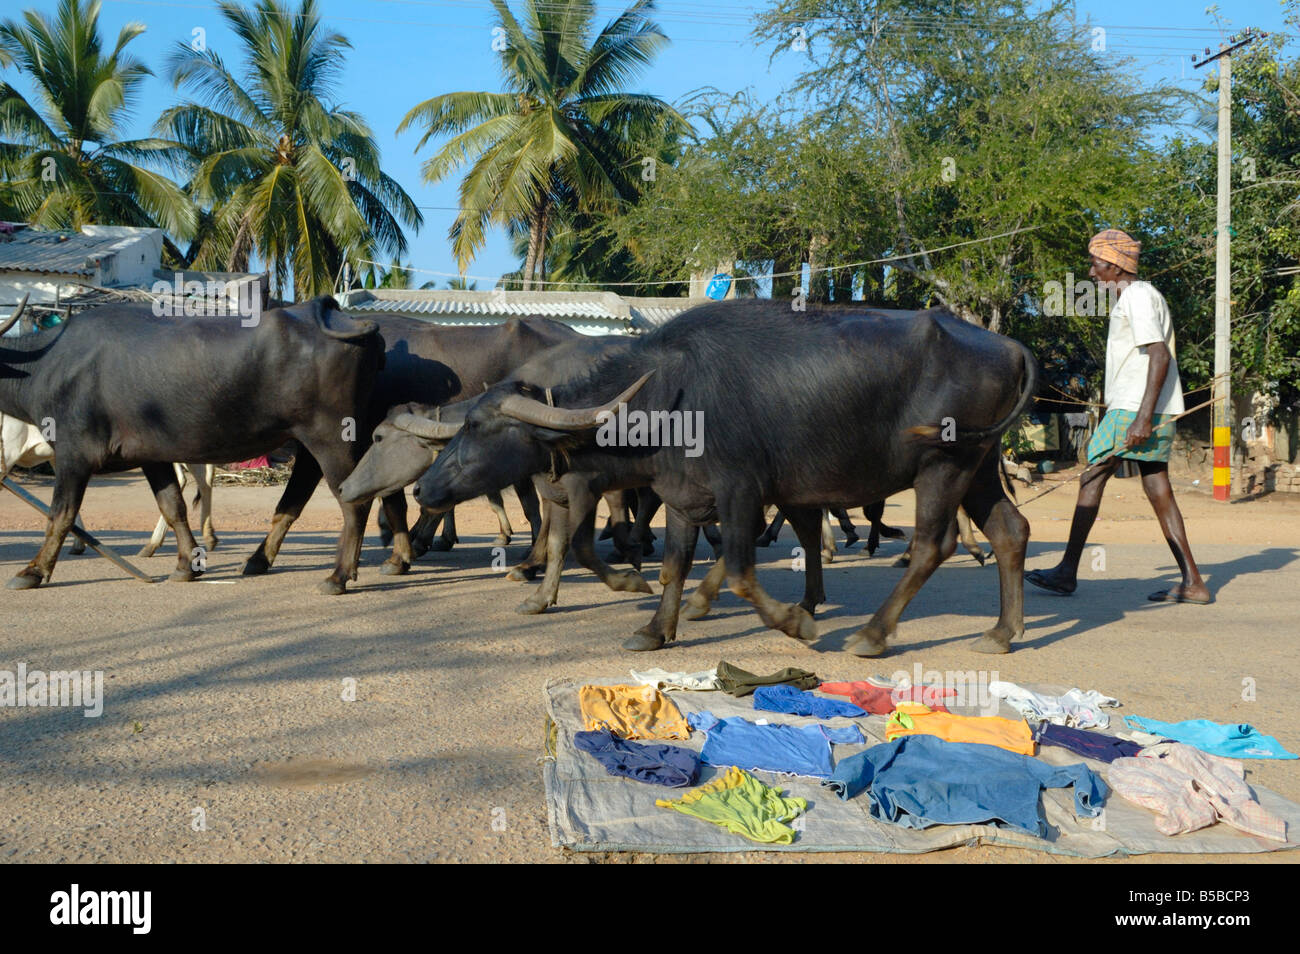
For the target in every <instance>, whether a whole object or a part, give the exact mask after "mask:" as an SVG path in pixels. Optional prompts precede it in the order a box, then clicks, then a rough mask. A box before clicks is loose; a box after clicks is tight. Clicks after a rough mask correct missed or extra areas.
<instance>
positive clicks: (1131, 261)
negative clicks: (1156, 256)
mask: <svg viewBox="0 0 1300 954" xmlns="http://www.w3.org/2000/svg"><path fill="white" fill-rule="evenodd" d="M1141 252H1142V243H1141V242H1139V241H1138V240H1137V239H1135V238H1133V236H1131V235H1129V234H1128V233H1127V232H1121V231H1120V230H1119V229H1106V231H1104V232H1098V233H1097V234H1096V235H1094V236H1093V237H1092V238H1091V239H1089V241H1088V254H1089V255H1095V256H1097V257H1098V258H1099V259H1101V260H1102V261H1103V262H1110V263H1111V264H1112V265H1118V266H1119V267H1120V268H1122V269H1124V271H1126V272H1128V273H1129V274H1131V275H1136V274H1137V270H1138V255H1139V254H1141Z"/></svg>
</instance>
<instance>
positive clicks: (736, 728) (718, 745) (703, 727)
mask: <svg viewBox="0 0 1300 954" xmlns="http://www.w3.org/2000/svg"><path fill="white" fill-rule="evenodd" d="M686 721H687V722H688V723H690V726H691V728H692V729H699V730H700V731H702V732H707V733H708V738H707V739H705V740H704V749H703V751H701V752H700V758H701V759H702V760H703V761H705V762H707V763H709V764H710V765H735V766H738V767H740V768H743V769H757V770H759V771H763V772H787V773H789V774H791V775H810V776H812V777H813V778H826V777H827V776H828V775H830V774H831V768H832V766H831V743H833V742H840V743H844V744H853V743H857V744H859V745H860V744H862V743H863V742H865V741H866V738H865V737H864V736H863V735H862V730H861V729H859V728H858V727H857V726H856V725H848V726H844V727H843V728H839V729H832V728H831V727H829V726H825V725H802V726H795V725H777V724H775V723H774V724H771V725H758V724H757V723H754V722H749V721H747V720H745V719H741V718H739V717H736V716H733V717H731V718H728V719H719V718H718V717H717V716H715V715H714V714H713V713H712V712H692V713H689V714H688V715H687V716H686Z"/></svg>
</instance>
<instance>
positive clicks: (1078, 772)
mask: <svg viewBox="0 0 1300 954" xmlns="http://www.w3.org/2000/svg"><path fill="white" fill-rule="evenodd" d="M822 784H823V785H824V786H826V787H827V788H829V789H831V790H832V791H833V792H835V794H836V795H838V796H839V797H840V798H841V799H845V800H847V799H849V798H852V797H853V796H854V795H857V794H858V793H859V792H863V791H865V792H866V794H867V799H868V811H869V813H870V815H871V817H872V818H875V819H877V820H879V821H883V822H892V823H893V824H895V825H901V826H902V827H904V828H928V827H930V826H931V825H977V824H982V823H986V822H998V821H1000V822H1003V823H1004V824H1006V825H1008V826H1010V827H1012V828H1017V829H1020V830H1021V831H1027V832H1029V833H1030V834H1034V835H1037V836H1039V837H1040V838H1042V837H1045V836H1046V834H1047V822H1046V821H1044V819H1043V814H1042V810H1041V809H1040V808H1039V792H1040V791H1041V790H1042V789H1044V788H1065V787H1066V786H1067V785H1073V786H1074V813H1075V815H1077V816H1082V817H1084V818H1095V817H1096V816H1097V815H1100V814H1101V809H1102V805H1104V804H1105V801H1106V795H1107V793H1108V790H1107V788H1106V783H1105V782H1103V781H1102V780H1101V779H1100V778H1099V777H1098V776H1097V775H1096V774H1095V773H1094V772H1093V771H1092V770H1091V769H1089V768H1088V767H1087V766H1086V765H1084V764H1083V763H1078V764H1076V765H1065V766H1056V765H1048V764H1047V763H1046V762H1041V761H1039V760H1037V759H1034V758H1031V757H1029V756H1025V755H1020V754H1018V753H1016V752H1008V751H1006V750H1005V749H1000V748H998V747H997V746H995V745H980V744H979V743H975V742H945V741H944V740H943V739H937V738H935V737H933V736H928V735H908V736H904V737H903V738H901V739H895V740H894V741H893V742H886V743H884V744H883V745H876V746H873V747H872V748H869V749H867V750H866V751H865V752H859V753H858V754H857V755H852V756H850V757H849V758H847V759H844V760H843V761H841V762H840V764H839V765H837V766H836V767H835V772H834V774H833V775H831V777H830V778H829V779H827V780H826V781H824V782H822Z"/></svg>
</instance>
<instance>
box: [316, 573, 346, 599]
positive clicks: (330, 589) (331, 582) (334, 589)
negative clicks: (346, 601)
mask: <svg viewBox="0 0 1300 954" xmlns="http://www.w3.org/2000/svg"><path fill="white" fill-rule="evenodd" d="M347 591H348V585H347V584H346V583H340V582H339V581H338V580H336V579H334V577H332V576H329V577H326V578H325V579H323V580H321V581H320V583H318V584H317V585H316V592H317V593H323V594H324V595H326V596H342V595H343V594H344V593H346V592H347Z"/></svg>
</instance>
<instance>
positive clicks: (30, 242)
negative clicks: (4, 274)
mask: <svg viewBox="0 0 1300 954" xmlns="http://www.w3.org/2000/svg"><path fill="white" fill-rule="evenodd" d="M121 244H122V236H120V235H111V236H110V235H105V236H90V235H82V234H81V233H80V232H45V231H41V230H38V229H23V230H21V231H19V232H16V233H15V234H14V235H12V236H10V237H8V238H3V237H0V271H15V272H40V273H49V274H59V275H94V274H95V268H96V267H97V265H98V261H99V260H100V259H102V258H106V257H107V256H110V255H113V254H114V253H115V252H116V250H117V246H119V245H121Z"/></svg>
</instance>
